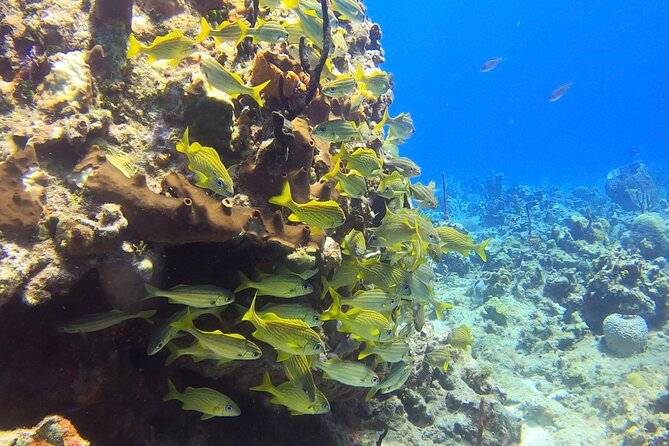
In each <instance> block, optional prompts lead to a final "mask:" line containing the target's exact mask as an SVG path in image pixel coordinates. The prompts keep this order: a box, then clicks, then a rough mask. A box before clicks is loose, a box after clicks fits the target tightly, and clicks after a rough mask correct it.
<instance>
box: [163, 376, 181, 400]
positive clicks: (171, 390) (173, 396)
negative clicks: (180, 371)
mask: <svg viewBox="0 0 669 446" xmlns="http://www.w3.org/2000/svg"><path fill="white" fill-rule="evenodd" d="M179 396H180V393H179V391H178V390H177V388H176V387H174V384H173V383H172V380H170V379H168V380H167V395H165V396H164V397H163V401H170V400H178V399H179Z"/></svg>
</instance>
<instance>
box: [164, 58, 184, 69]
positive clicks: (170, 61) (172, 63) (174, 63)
mask: <svg viewBox="0 0 669 446" xmlns="http://www.w3.org/2000/svg"><path fill="white" fill-rule="evenodd" d="M179 62H181V59H178V58H177V59H168V60H167V65H169V66H170V67H176V66H177V65H179Z"/></svg>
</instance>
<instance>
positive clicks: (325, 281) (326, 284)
mask: <svg viewBox="0 0 669 446" xmlns="http://www.w3.org/2000/svg"><path fill="white" fill-rule="evenodd" d="M321 283H322V284H323V291H321V299H324V298H325V296H327V295H328V290H329V289H330V288H331V287H330V282H328V279H326V278H325V276H321Z"/></svg>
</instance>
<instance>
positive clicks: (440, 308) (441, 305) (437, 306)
mask: <svg viewBox="0 0 669 446" xmlns="http://www.w3.org/2000/svg"><path fill="white" fill-rule="evenodd" d="M432 305H434V312H435V313H436V315H437V319H438V320H441V319H442V318H443V317H444V311H446V310H448V309H449V308H453V305H451V304H449V303H446V302H432Z"/></svg>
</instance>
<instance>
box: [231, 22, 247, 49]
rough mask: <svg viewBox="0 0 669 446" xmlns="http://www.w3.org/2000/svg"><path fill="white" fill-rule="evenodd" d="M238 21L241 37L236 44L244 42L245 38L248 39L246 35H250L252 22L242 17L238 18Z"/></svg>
mask: <svg viewBox="0 0 669 446" xmlns="http://www.w3.org/2000/svg"><path fill="white" fill-rule="evenodd" d="M238 22H239V30H240V34H239V38H238V39H237V41H236V42H235V46H237V45H239V44H240V43H242V42H243V41H244V39H246V37H247V36H248V33H249V28H251V24H250V23H247V22H246V21H245V20H241V19H240V20H238ZM233 23H235V22H233Z"/></svg>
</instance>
